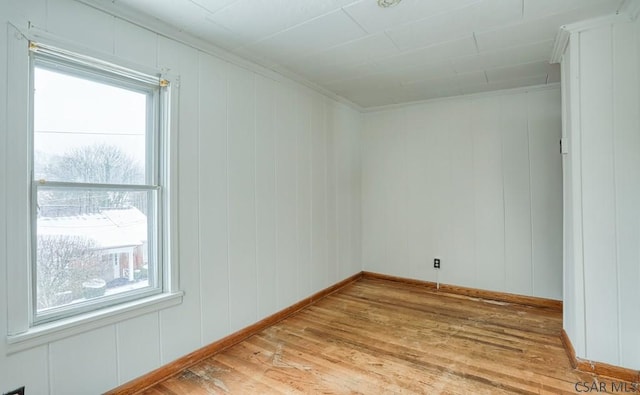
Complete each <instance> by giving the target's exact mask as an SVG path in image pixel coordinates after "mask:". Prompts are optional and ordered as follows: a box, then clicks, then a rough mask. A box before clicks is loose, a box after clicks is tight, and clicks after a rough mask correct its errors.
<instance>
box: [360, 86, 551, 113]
mask: <svg viewBox="0 0 640 395" xmlns="http://www.w3.org/2000/svg"><path fill="white" fill-rule="evenodd" d="M554 89H560V83H559V82H554V83H551V84H544V85H530V86H521V87H518V88H508V89H499V90H494V91H486V92H478V93H468V94H464V95H457V96H447V97H436V98H433V99H426V100H417V101H412V102H407V103H395V104H387V105H384V106H376V107H366V108H365V109H364V110H363V114H367V113H372V112H381V111H391V110H397V109H401V108H407V107H415V106H421V105H424V104H433V103H440V102H447V101H455V100H463V99H466V100H473V99H478V98H483V97H492V96H505V95H516V94H519V93H527V92H540V91H546V90H554Z"/></svg>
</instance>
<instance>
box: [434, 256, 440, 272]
mask: <svg viewBox="0 0 640 395" xmlns="http://www.w3.org/2000/svg"><path fill="white" fill-rule="evenodd" d="M433 268H434V269H440V258H434V260H433Z"/></svg>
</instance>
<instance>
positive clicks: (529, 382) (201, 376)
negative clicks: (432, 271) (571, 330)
mask: <svg viewBox="0 0 640 395" xmlns="http://www.w3.org/2000/svg"><path fill="white" fill-rule="evenodd" d="M561 329H562V314H561V312H559V311H557V310H552V309H545V308H536V307H527V306H522V305H515V304H508V303H498V302H491V301H486V300H481V299H474V298H470V297H466V296H460V295H453V294H445V293H438V292H436V291H434V290H429V289H425V288H423V287H418V286H412V285H407V284H401V283H396V282H391V281H384V280H377V279H361V280H360V281H358V282H356V283H354V284H352V285H349V286H348V287H346V288H344V289H343V290H341V291H340V292H338V293H335V294H333V295H330V296H329V297H327V298H325V299H323V300H321V301H319V302H318V303H316V304H315V305H313V306H311V307H309V308H307V309H305V310H303V311H301V312H300V313H298V314H296V315H294V316H292V317H289V318H287V319H286V320H283V321H281V322H280V323H278V324H276V325H274V326H272V327H270V328H268V329H266V330H264V331H262V332H260V333H259V334H257V335H254V336H252V337H250V338H249V339H247V340H245V341H243V342H242V343H239V344H237V345H235V346H233V347H231V348H229V349H227V350H226V351H223V352H222V353H219V354H217V355H214V356H212V357H210V358H208V359H206V360H204V361H202V362H200V363H198V364H197V365H195V366H193V367H191V368H189V369H186V370H184V371H182V372H181V373H179V374H178V375H176V376H173V377H172V378H169V379H167V380H166V381H164V382H162V383H159V384H157V385H155V386H154V387H152V388H149V389H147V390H146V391H145V392H143V393H144V394H146V395H168V394H169V395H176V394H179V395H186V394H198V395H199V394H575V393H577V392H587V391H586V390H587V387H586V386H588V388H589V389H591V388H592V386H594V385H595V386H597V387H598V389H600V390H601V389H606V390H608V391H609V392H610V393H615V391H612V390H615V389H616V388H619V387H618V384H619V381H617V380H611V379H607V378H602V377H600V378H598V377H596V376H592V375H589V374H587V373H580V372H577V371H574V370H573V369H572V368H571V366H570V364H569V359H568V357H567V356H566V354H565V351H564V349H563V347H562V343H561V340H560V336H559V335H560V331H561ZM576 383H581V384H578V385H577V386H576ZM602 384H604V387H602ZM585 385H586V386H585ZM612 385H615V386H616V387H615V388H613V387H612ZM626 388H627V389H632V390H635V387H631V384H627V387H626ZM579 390H581V391H579ZM591 392H595V391H593V390H591ZM603 392H605V391H599V393H603Z"/></svg>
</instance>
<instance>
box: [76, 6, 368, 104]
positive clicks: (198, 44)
mask: <svg viewBox="0 0 640 395" xmlns="http://www.w3.org/2000/svg"><path fill="white" fill-rule="evenodd" d="M75 1H77V2H78V3H81V4H84V5H86V6H87V7H91V8H93V9H96V10H98V11H101V12H104V13H106V14H109V15H111V16H113V17H116V18H119V19H122V20H124V21H127V22H129V23H132V24H134V25H136V26H138V27H141V28H143V29H145V30H148V31H150V32H152V33H155V34H158V35H160V36H163V37H165V38H168V39H171V40H174V41H176V42H179V43H181V44H184V45H187V46H189V47H191V48H194V49H196V50H199V51H202V52H204V53H207V54H209V55H211V56H214V57H216V58H218V59H221V60H223V61H225V62H229V63H231V64H233V65H235V66H238V67H241V68H243V69H245V70H248V71H251V72H254V73H257V74H260V75H262V76H264V77H267V78H270V79H272V80H275V81H278V82H282V83H289V84H290V83H295V84H298V85H302V86H304V87H306V88H308V89H311V90H313V91H315V92H317V93H319V94H321V95H323V96H325V97H327V98H329V99H332V100H335V101H336V102H339V103H342V104H344V105H346V106H348V107H350V108H352V109H354V110H356V111H358V112H360V113H362V112H363V108H362V107H360V106H359V105H358V104H356V103H354V102H352V101H350V100H348V99H346V98H344V97H342V96H339V95H337V94H335V93H333V92H331V91H330V90H328V89H326V88H323V87H322V86H320V85H318V84H316V83H314V82H311V81H309V80H308V79H306V78H304V77H302V76H300V75H299V74H296V73H294V72H292V71H289V70H285V69H283V68H281V67H277V68H274V67H273V66H266V65H262V64H258V63H256V62H255V61H254V60H248V59H245V58H243V57H241V56H238V55H236V54H233V53H231V52H229V51H227V50H225V49H222V48H220V47H218V46H216V45H214V44H212V43H211V42H209V41H207V40H203V39H201V38H198V37H196V36H194V35H191V34H189V33H186V32H184V31H182V30H180V29H178V28H177V27H175V26H172V25H170V24H168V23H166V22H163V21H161V20H159V19H157V18H154V17H152V16H149V15H146V14H143V13H140V12H136V11H135V10H132V9H129V8H128V7H118V6H116V5H115V4H114V2H113V1H101V0H75Z"/></svg>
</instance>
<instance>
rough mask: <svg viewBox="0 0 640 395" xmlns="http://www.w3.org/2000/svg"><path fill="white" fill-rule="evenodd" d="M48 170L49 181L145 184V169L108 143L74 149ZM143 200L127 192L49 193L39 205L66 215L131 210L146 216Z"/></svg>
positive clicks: (52, 164)
mask: <svg viewBox="0 0 640 395" xmlns="http://www.w3.org/2000/svg"><path fill="white" fill-rule="evenodd" d="M44 168H45V170H44V175H45V178H46V179H50V180H56V181H68V182H80V183H97V184H143V183H144V181H145V175H144V171H143V168H142V167H141V166H140V165H139V164H138V162H137V161H136V160H135V159H133V158H131V157H130V156H128V155H127V154H126V153H125V152H124V151H123V150H122V148H120V147H118V146H116V145H109V144H104V143H100V144H93V145H87V146H83V147H79V148H75V149H72V150H70V151H68V152H66V153H65V154H63V155H61V156H56V157H53V158H51V159H50V161H49V163H48V164H47V165H45V166H44ZM139 197H140V194H136V193H133V194H132V193H130V192H127V191H98V190H90V191H86V192H83V193H78V192H77V191H76V192H68V191H55V192H54V191H46V192H43V193H42V194H41V195H40V196H39V204H40V206H41V207H44V208H45V209H47V210H49V212H51V210H57V211H60V212H61V213H62V215H69V214H72V215H78V214H84V213H87V212H97V211H99V210H100V209H101V208H106V207H108V208H120V207H128V206H134V207H137V208H138V209H140V210H142V211H143V212H146V209H145V208H146V204H145V202H144V199H142V200H141V199H140V198H139ZM54 215H55V211H54Z"/></svg>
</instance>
